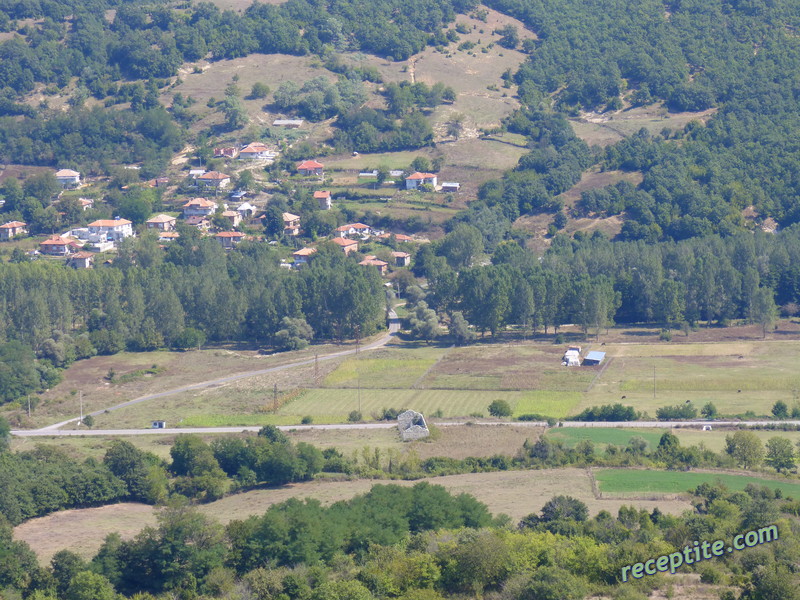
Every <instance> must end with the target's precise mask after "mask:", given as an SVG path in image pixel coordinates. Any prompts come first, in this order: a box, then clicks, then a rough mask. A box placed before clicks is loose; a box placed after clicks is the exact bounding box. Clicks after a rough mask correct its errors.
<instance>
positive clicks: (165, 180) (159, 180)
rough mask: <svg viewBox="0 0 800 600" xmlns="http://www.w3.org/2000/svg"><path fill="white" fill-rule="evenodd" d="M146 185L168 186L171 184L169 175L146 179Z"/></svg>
mask: <svg viewBox="0 0 800 600" xmlns="http://www.w3.org/2000/svg"><path fill="white" fill-rule="evenodd" d="M145 185H146V186H147V187H151V188H163V187H167V186H168V185H169V177H156V178H155V179H150V180H149V181H146V182H145Z"/></svg>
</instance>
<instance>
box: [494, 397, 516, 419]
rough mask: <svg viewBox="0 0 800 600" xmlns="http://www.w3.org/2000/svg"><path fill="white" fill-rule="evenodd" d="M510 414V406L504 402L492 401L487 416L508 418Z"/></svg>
mask: <svg viewBox="0 0 800 600" xmlns="http://www.w3.org/2000/svg"><path fill="white" fill-rule="evenodd" d="M512 412H513V411H512V410H511V405H510V404H509V403H508V402H506V401H505V400H494V401H493V402H492V403H491V404H490V405H489V414H490V415H492V416H493V417H510V416H511V413H512Z"/></svg>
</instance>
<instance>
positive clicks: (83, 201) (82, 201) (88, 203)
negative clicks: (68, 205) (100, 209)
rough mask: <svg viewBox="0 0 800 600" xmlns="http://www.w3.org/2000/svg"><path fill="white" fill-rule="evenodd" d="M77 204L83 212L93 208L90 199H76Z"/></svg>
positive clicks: (92, 201)
mask: <svg viewBox="0 0 800 600" xmlns="http://www.w3.org/2000/svg"><path fill="white" fill-rule="evenodd" d="M78 204H80V205H81V210H84V211H87V210H89V209H90V208H94V200H93V199H92V198H78Z"/></svg>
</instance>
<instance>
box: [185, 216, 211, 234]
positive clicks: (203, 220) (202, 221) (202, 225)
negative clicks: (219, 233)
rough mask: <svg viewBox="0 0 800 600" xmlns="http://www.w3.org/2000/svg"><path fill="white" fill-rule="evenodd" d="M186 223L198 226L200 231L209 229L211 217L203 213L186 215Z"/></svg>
mask: <svg viewBox="0 0 800 600" xmlns="http://www.w3.org/2000/svg"><path fill="white" fill-rule="evenodd" d="M186 224H187V225H190V226H191V227H196V228H197V229H199V230H200V231H208V230H209V229H211V219H209V218H208V217H204V216H203V215H192V216H191V217H186Z"/></svg>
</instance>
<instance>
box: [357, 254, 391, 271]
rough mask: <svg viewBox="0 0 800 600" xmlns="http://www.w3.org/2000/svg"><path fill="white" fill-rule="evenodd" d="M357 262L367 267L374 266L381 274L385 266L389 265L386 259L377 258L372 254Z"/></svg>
mask: <svg viewBox="0 0 800 600" xmlns="http://www.w3.org/2000/svg"><path fill="white" fill-rule="evenodd" d="M358 264H360V265H364V266H367V267H375V268H376V269H378V273H380V274H381V275H385V274H386V268H387V267H388V265H389V263H387V262H386V261H384V260H379V259H378V257H377V256H372V255H369V256H366V257H364V260H362V261H361V262H359V263H358Z"/></svg>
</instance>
